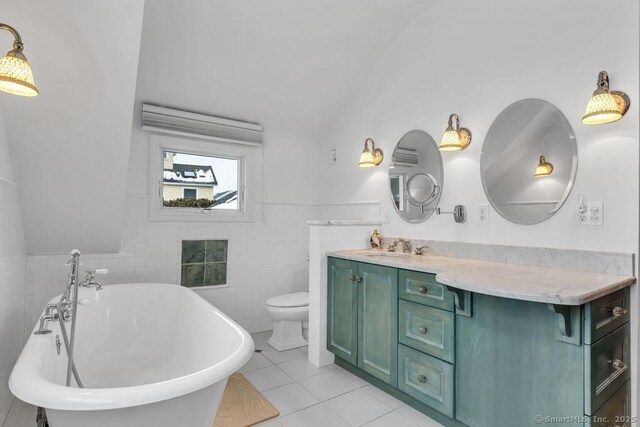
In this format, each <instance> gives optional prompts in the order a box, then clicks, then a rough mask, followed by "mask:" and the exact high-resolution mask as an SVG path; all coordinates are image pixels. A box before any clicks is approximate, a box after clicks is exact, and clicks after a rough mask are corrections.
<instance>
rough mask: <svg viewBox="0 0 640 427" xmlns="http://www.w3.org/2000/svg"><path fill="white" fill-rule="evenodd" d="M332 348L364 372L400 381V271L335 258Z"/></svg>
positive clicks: (331, 285) (331, 297)
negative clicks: (398, 358) (398, 323)
mask: <svg viewBox="0 0 640 427" xmlns="http://www.w3.org/2000/svg"><path fill="white" fill-rule="evenodd" d="M328 265H329V271H328V278H329V288H328V294H327V303H328V318H327V348H328V349H329V350H330V351H332V352H333V353H335V354H336V356H338V357H340V358H342V359H344V360H346V361H348V362H350V363H352V364H353V365H356V366H357V367H359V368H360V369H362V370H363V371H364V372H366V373H368V374H370V375H373V376H374V377H376V378H378V379H380V380H382V381H384V382H385V383H387V384H390V385H393V386H395V385H396V384H397V375H398V364H397V357H398V354H397V351H398V350H397V341H398V328H397V319H398V273H397V270H396V269H395V268H390V267H382V266H379V265H373V264H366V263H358V262H350V261H345V260H341V259H336V258H330V259H329V263H328Z"/></svg>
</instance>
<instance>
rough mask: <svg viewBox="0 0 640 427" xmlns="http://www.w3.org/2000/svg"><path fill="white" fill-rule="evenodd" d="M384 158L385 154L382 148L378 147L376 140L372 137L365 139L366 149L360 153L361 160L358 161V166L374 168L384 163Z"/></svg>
mask: <svg viewBox="0 0 640 427" xmlns="http://www.w3.org/2000/svg"><path fill="white" fill-rule="evenodd" d="M369 142H370V143H371V149H369ZM383 159H384V154H383V153H382V150H381V149H379V148H376V143H375V141H374V140H373V139H372V138H367V139H365V141H364V149H363V150H362V154H361V155H360V162H358V166H360V167H361V168H372V167H374V166H378V165H379V164H380V163H382V160H383Z"/></svg>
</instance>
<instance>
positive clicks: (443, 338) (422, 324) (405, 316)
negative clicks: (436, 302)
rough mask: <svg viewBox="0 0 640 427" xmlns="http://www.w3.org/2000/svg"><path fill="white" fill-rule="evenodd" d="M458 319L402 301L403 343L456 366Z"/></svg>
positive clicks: (427, 307) (400, 338)
mask: <svg viewBox="0 0 640 427" xmlns="http://www.w3.org/2000/svg"><path fill="white" fill-rule="evenodd" d="M454 319H455V316H454V314H453V313H451V312H449V311H445V310H440V309H439V308H434V307H429V306H426V305H421V304H416V303H414V302H409V301H403V300H400V304H399V308H398V338H399V341H400V342H401V343H402V344H404V345H407V346H409V347H412V348H414V349H416V350H420V351H422V352H424V353H428V354H430V355H432V356H435V357H437V358H439V359H442V360H446V361H447V362H450V363H453V359H454V354H455V352H454V342H455V339H454Z"/></svg>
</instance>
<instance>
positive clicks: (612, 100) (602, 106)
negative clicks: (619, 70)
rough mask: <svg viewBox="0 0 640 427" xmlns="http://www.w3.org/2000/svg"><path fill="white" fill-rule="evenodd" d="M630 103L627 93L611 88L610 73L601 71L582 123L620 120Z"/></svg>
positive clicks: (595, 123) (592, 123)
mask: <svg viewBox="0 0 640 427" xmlns="http://www.w3.org/2000/svg"><path fill="white" fill-rule="evenodd" d="M630 103H631V101H630V100H629V97H628V96H627V95H626V94H625V93H623V92H616V91H610V90H609V74H608V73H607V72H606V71H600V73H599V74H598V84H597V89H596V90H595V92H593V95H592V96H591V99H589V103H588V104H587V110H586V111H585V112H584V116H582V123H584V124H587V125H599V124H602V123H611V122H615V121H616V120H620V119H621V118H622V116H624V115H625V113H626V112H627V110H628V109H629V104H630Z"/></svg>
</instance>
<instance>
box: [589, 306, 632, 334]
mask: <svg viewBox="0 0 640 427" xmlns="http://www.w3.org/2000/svg"><path fill="white" fill-rule="evenodd" d="M607 311H608V312H609V313H611V316H609V317H607V318H606V319H604V320H601V321H599V322H598V323H596V329H600V328H602V327H603V326H606V325H608V324H609V323H611V322H613V321H614V320H616V319H618V318H619V317H622V316H624V315H625V314H627V313H628V312H627V310H625V309H624V308H622V307H610V308H609V309H607Z"/></svg>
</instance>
